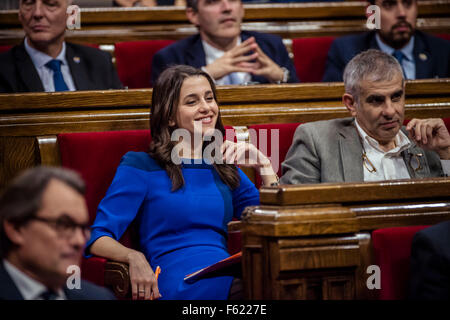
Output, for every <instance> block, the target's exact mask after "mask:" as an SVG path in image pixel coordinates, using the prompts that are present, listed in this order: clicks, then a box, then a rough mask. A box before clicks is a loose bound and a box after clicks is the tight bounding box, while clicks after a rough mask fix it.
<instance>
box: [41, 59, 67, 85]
mask: <svg viewBox="0 0 450 320" xmlns="http://www.w3.org/2000/svg"><path fill="white" fill-rule="evenodd" d="M61 63H62V61H61V60H56V59H53V60H50V61H49V62H47V63H46V64H45V66H46V67H47V68H49V69H51V70H53V83H54V84H55V91H68V90H69V88H68V87H67V84H66V83H65V82H64V78H63V75H62V73H61Z"/></svg>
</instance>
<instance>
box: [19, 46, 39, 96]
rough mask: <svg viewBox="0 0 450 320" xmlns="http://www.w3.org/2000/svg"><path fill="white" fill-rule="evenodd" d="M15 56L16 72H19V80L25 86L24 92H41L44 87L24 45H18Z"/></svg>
mask: <svg viewBox="0 0 450 320" xmlns="http://www.w3.org/2000/svg"><path fill="white" fill-rule="evenodd" d="M15 56H16V61H17V70H18V72H19V78H20V79H21V80H22V82H23V83H24V84H25V88H24V89H25V91H28V92H42V91H44V86H43V85H42V81H41V78H40V77H39V74H38V73H37V70H36V68H35V67H34V64H33V61H32V60H31V58H30V56H29V55H28V53H27V51H26V50H25V45H24V44H23V42H22V44H20V45H19V46H17V47H16V50H15Z"/></svg>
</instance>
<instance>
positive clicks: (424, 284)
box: [409, 221, 450, 300]
mask: <svg viewBox="0 0 450 320" xmlns="http://www.w3.org/2000/svg"><path fill="white" fill-rule="evenodd" d="M410 279H411V280H410V290H409V291H410V298H411V299H414V300H417V299H418V300H449V299H450V221H446V222H441V223H438V224H436V225H434V226H431V227H429V228H426V229H423V230H421V231H419V232H418V233H417V234H416V235H415V236H414V238H413V242H412V247H411V274H410Z"/></svg>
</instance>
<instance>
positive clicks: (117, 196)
mask: <svg viewBox="0 0 450 320" xmlns="http://www.w3.org/2000/svg"><path fill="white" fill-rule="evenodd" d="M147 178H148V177H147V176H146V175H144V174H143V171H142V170H139V169H136V168H133V167H130V166H127V165H120V166H119V167H118V169H117V172H116V175H115V177H114V179H113V181H112V183H111V186H110V187H109V189H108V191H107V192H106V195H105V197H104V198H103V199H102V201H101V202H100V204H99V206H98V209H97V215H96V218H95V221H94V224H93V225H92V234H91V238H90V239H89V241H88V243H87V244H86V250H85V253H86V257H89V247H90V246H91V245H92V244H93V243H94V242H95V241H96V240H97V239H98V238H100V237H103V236H108V237H111V238H113V239H115V240H119V239H120V238H121V237H122V235H123V233H124V232H125V230H126V229H127V228H128V226H129V225H130V223H131V222H132V221H133V220H134V218H135V217H136V215H137V214H138V212H139V209H140V207H141V205H142V203H143V202H144V200H145V198H146V195H147V190H148V182H147Z"/></svg>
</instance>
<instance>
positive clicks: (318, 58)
mask: <svg viewBox="0 0 450 320" xmlns="http://www.w3.org/2000/svg"><path fill="white" fill-rule="evenodd" d="M334 39H335V37H317V38H297V39H293V40H292V52H293V53H294V65H295V69H296V70H297V76H298V77H299V79H300V81H301V82H320V81H322V77H323V74H324V72H325V64H326V61H327V55H328V50H329V49H330V46H331V43H332V42H333V40H334Z"/></svg>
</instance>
